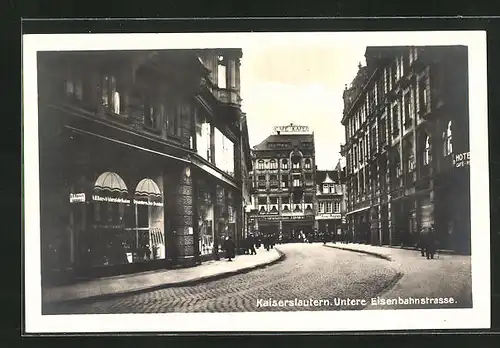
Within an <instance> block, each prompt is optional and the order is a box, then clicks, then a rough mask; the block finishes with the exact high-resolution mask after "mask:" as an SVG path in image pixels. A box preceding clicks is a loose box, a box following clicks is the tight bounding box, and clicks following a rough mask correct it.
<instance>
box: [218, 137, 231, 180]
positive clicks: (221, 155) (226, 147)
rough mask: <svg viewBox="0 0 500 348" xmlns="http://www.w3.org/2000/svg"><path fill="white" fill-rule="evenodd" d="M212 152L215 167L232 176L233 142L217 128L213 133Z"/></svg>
mask: <svg viewBox="0 0 500 348" xmlns="http://www.w3.org/2000/svg"><path fill="white" fill-rule="evenodd" d="M214 152H215V165H216V166H217V168H219V169H221V170H222V171H224V172H225V173H227V174H229V175H231V176H234V143H233V142H232V141H231V140H229V138H227V137H226V136H225V135H224V134H222V132H221V131H219V129H217V128H215V133H214Z"/></svg>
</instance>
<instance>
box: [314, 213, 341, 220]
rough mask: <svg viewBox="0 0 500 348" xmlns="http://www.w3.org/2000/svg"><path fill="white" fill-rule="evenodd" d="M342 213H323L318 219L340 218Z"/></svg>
mask: <svg viewBox="0 0 500 348" xmlns="http://www.w3.org/2000/svg"><path fill="white" fill-rule="evenodd" d="M340 218H341V215H340V214H330V213H328V214H321V215H318V216H316V219H340Z"/></svg>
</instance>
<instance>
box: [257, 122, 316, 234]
mask: <svg viewBox="0 0 500 348" xmlns="http://www.w3.org/2000/svg"><path fill="white" fill-rule="evenodd" d="M275 129H276V132H275V134H272V135H270V136H269V137H267V138H266V139H265V140H264V141H262V142H261V143H260V144H258V145H256V146H255V147H254V148H253V151H252V161H253V163H252V165H253V172H252V173H251V180H252V203H253V208H254V209H253V211H254V216H253V224H252V226H253V229H254V230H256V231H257V232H258V233H259V234H266V235H272V236H274V237H275V238H276V239H277V240H281V241H282V242H285V243H286V242H293V241H299V240H301V239H302V238H304V237H307V236H308V235H310V234H312V233H313V229H314V195H315V193H316V183H315V151H314V134H312V133H310V132H309V128H308V127H306V126H296V125H293V124H291V125H289V126H280V127H275Z"/></svg>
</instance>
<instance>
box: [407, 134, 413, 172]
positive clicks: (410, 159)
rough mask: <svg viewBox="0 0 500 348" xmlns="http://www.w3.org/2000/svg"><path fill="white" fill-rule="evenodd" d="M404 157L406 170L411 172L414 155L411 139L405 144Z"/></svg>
mask: <svg viewBox="0 0 500 348" xmlns="http://www.w3.org/2000/svg"><path fill="white" fill-rule="evenodd" d="M405 158H406V168H407V171H408V172H412V171H413V170H414V169H415V157H414V156H413V143H412V142H411V141H408V142H407V143H406V144H405Z"/></svg>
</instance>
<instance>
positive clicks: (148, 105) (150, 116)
mask: <svg viewBox="0 0 500 348" xmlns="http://www.w3.org/2000/svg"><path fill="white" fill-rule="evenodd" d="M162 107H163V106H161V107H160V106H157V107H155V105H154V102H153V100H152V98H150V97H146V98H145V101H144V103H143V105H142V117H143V122H144V125H145V126H147V127H149V128H157V127H158V124H157V121H158V119H159V113H160V108H162Z"/></svg>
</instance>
